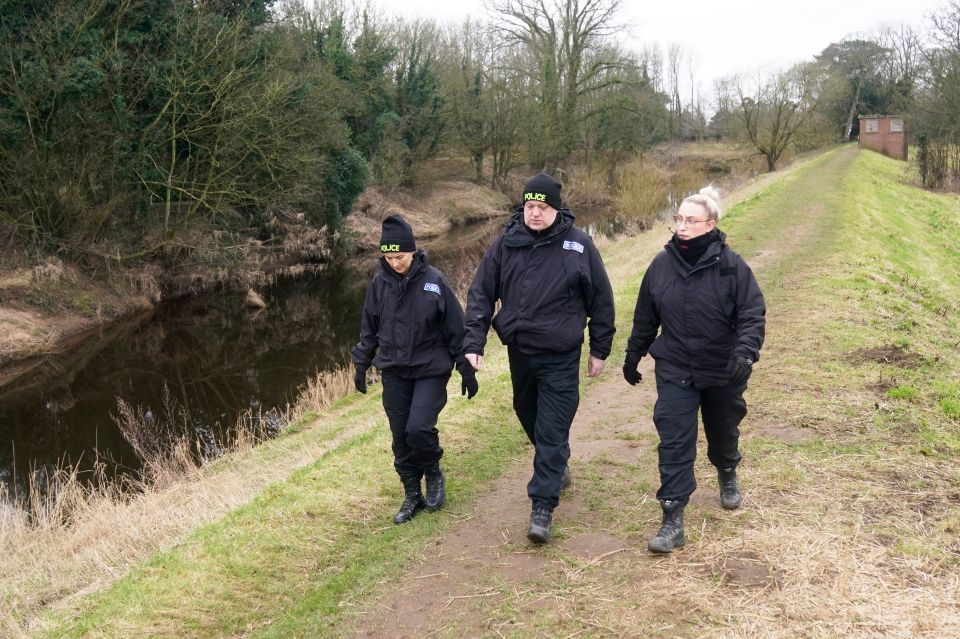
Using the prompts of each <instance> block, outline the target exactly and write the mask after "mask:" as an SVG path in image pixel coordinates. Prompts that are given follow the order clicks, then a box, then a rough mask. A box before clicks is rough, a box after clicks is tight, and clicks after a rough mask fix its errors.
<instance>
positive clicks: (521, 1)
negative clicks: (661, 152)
mask: <svg viewBox="0 0 960 639" xmlns="http://www.w3.org/2000/svg"><path fill="white" fill-rule="evenodd" d="M489 6H490V8H491V9H492V11H493V12H495V14H496V17H495V22H494V25H493V28H494V29H495V30H496V31H497V32H499V34H500V35H501V36H502V37H503V38H504V39H505V41H506V43H507V44H508V45H516V46H519V47H522V48H523V49H525V50H526V51H528V52H529V54H530V55H531V56H532V62H533V69H534V72H535V75H534V76H533V77H532V80H533V82H532V86H531V92H532V95H528V97H532V98H535V99H536V100H537V107H538V108H537V117H536V119H535V122H534V123H533V124H534V128H535V129H536V130H537V135H535V136H534V138H533V139H532V140H531V141H530V143H529V144H528V150H529V151H530V152H531V161H532V163H534V164H536V165H539V166H540V167H541V168H548V167H549V168H552V166H554V165H555V164H556V163H557V162H559V161H560V160H561V159H562V158H565V157H566V156H567V155H569V153H570V151H571V148H572V141H573V140H574V139H575V137H576V136H575V129H576V127H577V124H578V120H579V118H580V117H581V114H580V112H579V106H580V100H581V98H582V97H583V96H584V95H586V94H588V93H590V92H592V91H596V90H598V89H600V88H602V87H604V86H607V85H608V84H609V83H610V82H612V81H616V80H615V79H611V78H610V76H609V75H606V74H605V72H606V71H607V70H609V69H611V68H615V67H617V66H618V65H619V64H620V61H619V60H611V59H607V58H604V57H600V56H591V55H589V54H590V52H591V51H595V50H597V48H598V47H599V45H600V44H602V42H603V41H604V39H606V38H607V37H609V36H610V35H612V34H613V33H615V32H616V31H617V30H618V28H619V26H618V25H617V24H615V23H614V15H615V13H616V11H617V9H618V7H619V0H491V1H490V5H489Z"/></svg>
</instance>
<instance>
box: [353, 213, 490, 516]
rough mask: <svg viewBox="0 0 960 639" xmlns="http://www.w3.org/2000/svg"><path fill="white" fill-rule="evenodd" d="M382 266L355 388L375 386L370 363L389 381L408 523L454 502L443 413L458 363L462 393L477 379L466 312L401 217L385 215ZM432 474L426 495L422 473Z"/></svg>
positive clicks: (358, 349)
mask: <svg viewBox="0 0 960 639" xmlns="http://www.w3.org/2000/svg"><path fill="white" fill-rule="evenodd" d="M380 251H381V253H382V256H381V258H380V268H379V270H378V271H377V273H376V274H375V275H374V276H373V278H372V279H371V280H370V286H369V287H368V288H367V294H366V298H365V299H364V302H363V315H362V317H361V320H360V341H359V342H358V343H357V345H356V346H354V347H353V351H352V359H353V363H354V365H355V372H354V386H355V387H356V389H357V390H358V391H359V392H361V393H366V392H367V379H366V377H367V369H368V368H369V367H370V366H371V365H373V366H376V367H377V368H378V369H379V370H380V373H381V376H382V380H383V408H384V410H385V411H386V413H387V419H388V420H389V422H390V432H391V433H392V435H393V445H392V448H393V465H394V468H396V470H397V474H398V475H400V481H401V482H402V483H403V489H404V498H403V504H402V505H401V506H400V510H399V511H398V512H397V514H396V516H395V517H394V522H395V523H397V524H402V523H405V522H407V521H409V520H410V519H412V518H413V517H414V516H415V515H416V514H417V513H418V512H420V511H421V510H423V509H424V508H426V509H427V510H436V509H438V508H440V507H441V506H443V504H444V502H445V501H446V490H445V478H444V476H443V472H442V471H441V469H440V458H441V457H442V456H443V448H441V447H440V437H439V431H438V430H437V416H438V415H439V414H440V411H441V410H442V409H443V407H444V406H445V405H446V403H447V381H448V380H449V379H450V372H451V369H452V368H453V367H454V365H456V367H457V370H458V371H459V372H460V375H461V377H462V383H461V392H462V394H465V395H467V399H471V398H472V397H473V396H474V395H476V393H477V377H476V372H475V371H474V369H473V367H472V366H471V365H470V364H469V363H467V360H466V358H465V357H464V356H463V335H464V325H463V310H462V308H461V307H460V302H459V301H458V300H457V297H456V295H455V294H454V293H453V290H452V289H451V288H450V284H449V283H448V282H447V279H446V277H444V275H443V274H442V273H441V272H440V271H438V270H437V269H435V268H433V267H432V266H430V265H429V263H428V262H427V255H426V253H425V252H424V251H423V250H417V247H416V241H415V239H414V237H413V230H412V229H411V228H410V225H409V224H407V222H406V220H404V219H403V218H402V217H400V216H399V215H390V216H388V217H387V218H386V219H385V220H384V221H383V230H382V234H381V237H380ZM424 476H426V489H427V492H426V498H424V496H423V492H422V490H421V479H422V478H423V477H424Z"/></svg>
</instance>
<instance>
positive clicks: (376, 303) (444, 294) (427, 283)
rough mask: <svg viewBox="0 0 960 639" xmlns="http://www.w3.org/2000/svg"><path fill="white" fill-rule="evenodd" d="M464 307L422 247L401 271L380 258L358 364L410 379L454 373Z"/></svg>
mask: <svg viewBox="0 0 960 639" xmlns="http://www.w3.org/2000/svg"><path fill="white" fill-rule="evenodd" d="M463 331H464V328H463V309H462V308H461V307H460V302H459V301H458V300H457V296H456V295H455V294H454V292H453V290H452V289H451V288H450V284H449V283H448V282H447V278H446V277H444V275H443V273H441V272H440V271H438V270H437V269H435V268H433V267H432V266H430V265H429V264H428V263H427V256H426V253H424V252H423V251H422V250H421V251H417V252H416V254H414V256H413V264H412V265H411V266H410V270H409V271H407V273H406V274H405V275H403V276H401V275H399V274H398V273H397V272H396V271H394V270H393V269H392V268H390V266H389V265H388V264H387V262H386V260H384V259H383V258H382V257H381V258H380V270H379V271H377V273H376V274H375V275H374V276H373V278H372V279H371V280H370V286H369V287H368V288H367V295H366V298H365V299H364V301H363V315H362V317H361V319H360V341H359V342H357V345H356V346H354V347H353V351H352V353H351V354H352V359H353V363H354V364H356V365H358V366H365V367H369V366H370V365H371V364H373V365H374V366H376V367H377V368H379V369H381V370H385V369H391V370H392V371H393V372H395V373H397V374H399V375H401V376H403V377H409V378H420V377H433V376H435V375H444V374H448V373H450V371H451V369H452V368H453V362H454V360H455V359H457V358H458V357H460V356H462V355H463Z"/></svg>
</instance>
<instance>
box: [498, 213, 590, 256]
mask: <svg viewBox="0 0 960 639" xmlns="http://www.w3.org/2000/svg"><path fill="white" fill-rule="evenodd" d="M575 220H576V216H574V214H573V212H572V211H571V210H570V209H568V208H562V209H560V210H559V211H557V221H556V223H555V224H554V225H553V226H551V227H550V228H549V229H546V230H545V231H544V233H543V234H542V235H541V236H540V237H534V236H533V235H531V234H530V232H529V231H527V229H526V228H525V227H524V224H523V207H522V206H519V207H517V208H516V209H514V210H513V214H512V215H511V216H510V219H509V220H507V223H506V224H505V225H504V227H505V228H504V231H503V243H504V244H506V245H507V246H509V247H512V248H521V247H525V246H533V245H540V244H548V243H550V242H552V241H553V240H555V239H556V238H558V237H560V236H561V235H563V234H564V233H566V232H567V231H568V230H569V229H570V227H571V226H573V223H574V221H575Z"/></svg>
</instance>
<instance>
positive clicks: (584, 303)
mask: <svg viewBox="0 0 960 639" xmlns="http://www.w3.org/2000/svg"><path fill="white" fill-rule="evenodd" d="M573 222H574V216H573V213H571V212H570V210H569V209H566V208H563V207H562V206H561V202H560V183H559V182H557V181H556V180H555V179H553V178H552V177H550V176H549V175H546V174H544V173H540V174H538V175H535V176H533V177H532V178H530V180H529V181H528V182H527V184H526V186H525V187H524V189H523V206H521V207H519V208H517V209H516V210H515V211H514V213H513V216H512V217H511V218H510V220H509V221H508V222H507V224H506V225H505V226H504V229H503V232H502V233H501V234H500V235H499V236H497V238H496V239H495V240H494V241H493V243H492V244H491V246H490V248H489V249H487V252H486V254H485V255H484V256H483V260H482V261H481V262H480V266H479V267H478V268H477V273H476V275H475V276H474V278H473V283H472V284H471V285H470V293H469V295H468V297H467V337H466V340H465V351H466V353H467V358H468V360H470V362H471V363H472V364H473V365H474V366H475V367H476V368H477V369H479V368H480V367H481V366H482V364H483V348H484V346H485V345H486V342H487V331H488V330H489V328H490V326H491V323H492V325H493V328H494V330H496V332H497V335H498V336H499V337H500V341H502V342H503V343H504V344H506V346H507V355H508V357H509V361H510V378H511V381H512V383H513V409H514V411H515V412H516V414H517V418H518V419H519V420H520V424H521V425H522V426H523V429H524V431H525V432H526V434H527V437H528V438H529V439H530V443H532V444H533V446H534V457H533V477H532V478H531V479H530V483H529V484H527V495H528V496H529V497H530V501H531V503H532V508H531V512H530V529H529V531H528V532H527V537H528V538H529V539H530V540H531V541H533V542H534V543H539V544H542V543H546V542H547V541H549V539H550V526H551V523H552V516H553V510H554V508H556V506H557V505H558V504H559V502H560V492H561V491H562V490H563V489H564V488H566V487H567V486H568V485H569V484H570V481H571V479H570V471H569V469H568V468H567V460H568V459H569V458H570V424H571V423H572V422H573V418H574V415H575V414H576V412H577V406H578V405H579V402H580V394H579V384H580V355H581V350H582V345H583V330H584V328H585V327H586V328H588V329H589V334H590V358H589V361H588V365H587V374H588V375H589V376H591V377H594V376H597V375H599V374H600V373H602V372H603V367H604V360H605V359H606V357H607V355H608V354H609V353H610V347H611V344H612V342H613V332H614V321H613V320H614V315H613V291H612V289H611V287H610V280H609V279H608V278H607V271H606V269H605V268H604V266H603V261H602V260H601V259H600V253H599V252H598V251H597V248H596V247H595V246H594V245H593V241H592V240H591V239H590V236H589V235H587V234H586V233H584V232H583V231H582V230H580V229H579V228H577V227H576V226H574V225H573ZM498 300H499V301H500V303H501V307H500V310H499V312H498V313H497V314H496V317H494V316H493V313H494V309H495V308H496V303H497V301H498ZM588 318H589V322H588V321H587V319H588Z"/></svg>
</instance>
